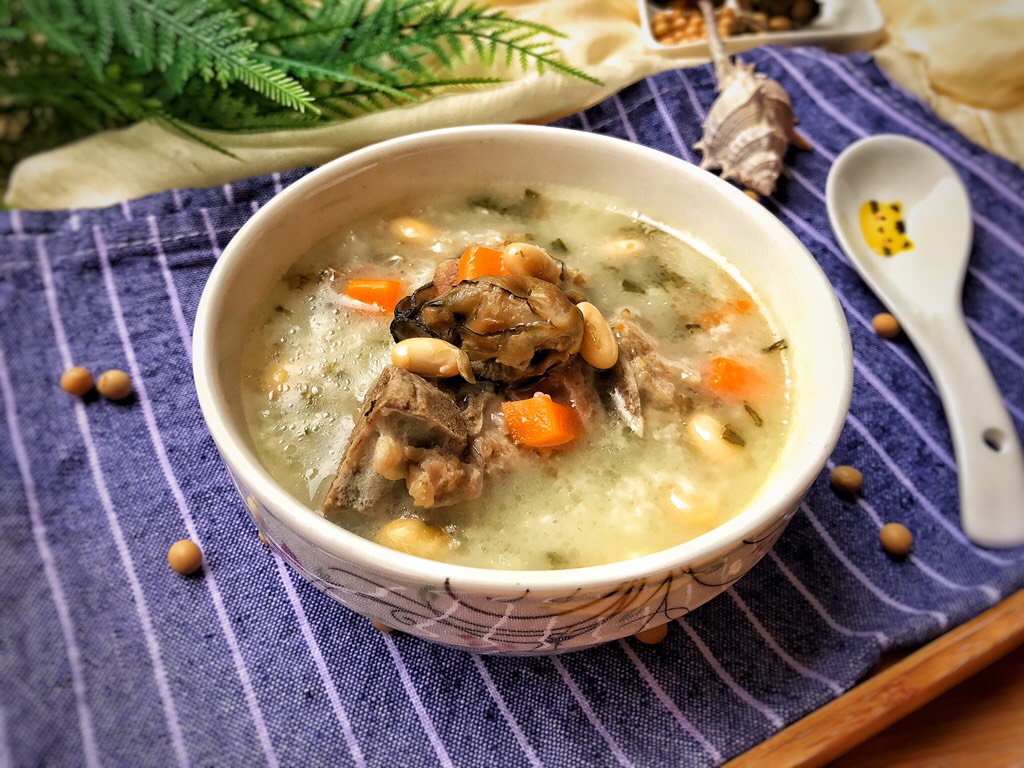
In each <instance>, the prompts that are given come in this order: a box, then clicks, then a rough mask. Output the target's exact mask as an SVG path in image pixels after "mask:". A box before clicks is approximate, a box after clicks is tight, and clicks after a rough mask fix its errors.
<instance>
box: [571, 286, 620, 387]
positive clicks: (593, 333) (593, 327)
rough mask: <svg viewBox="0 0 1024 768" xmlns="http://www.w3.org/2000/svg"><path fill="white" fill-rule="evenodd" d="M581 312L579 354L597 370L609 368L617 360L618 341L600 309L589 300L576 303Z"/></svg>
mask: <svg viewBox="0 0 1024 768" xmlns="http://www.w3.org/2000/svg"><path fill="white" fill-rule="evenodd" d="M576 306H577V308H578V309H579V310H580V312H582V313H583V344H582V345H581V346H580V355H581V356H582V357H583V359H584V360H586V361H587V362H588V363H590V365H592V366H593V367H594V368H597V369H598V370H599V371H603V370H606V369H608V368H611V367H612V366H613V365H615V363H617V362H618V360H619V343H618V342H617V341H616V340H615V333H614V332H613V331H612V327H611V326H610V325H609V324H608V321H607V320H605V319H604V315H602V314H601V310H599V309H598V308H597V307H595V306H594V305H593V304H591V303H590V302H589V301H581V302H580V303H579V304H577V305H576Z"/></svg>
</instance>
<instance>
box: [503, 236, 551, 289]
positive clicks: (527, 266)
mask: <svg viewBox="0 0 1024 768" xmlns="http://www.w3.org/2000/svg"><path fill="white" fill-rule="evenodd" d="M501 260H502V262H503V263H504V264H505V269H507V270H508V271H509V272H510V273H511V274H513V275H527V276H528V277H536V278H538V279H539V280H543V281H544V282H547V283H557V282H558V278H559V277H561V276H562V265H561V264H559V263H558V261H557V260H556V259H555V258H554V257H553V256H552V255H551V254H550V253H548V252H547V251H545V250H544V249H543V248H541V247H540V246H539V245H533V244H532V243H509V244H508V245H506V246H505V248H504V250H503V251H502V253H501Z"/></svg>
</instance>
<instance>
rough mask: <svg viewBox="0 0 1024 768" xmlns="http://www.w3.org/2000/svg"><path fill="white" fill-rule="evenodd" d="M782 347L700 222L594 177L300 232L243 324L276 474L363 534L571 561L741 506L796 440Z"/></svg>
mask: <svg viewBox="0 0 1024 768" xmlns="http://www.w3.org/2000/svg"><path fill="white" fill-rule="evenodd" d="M524 265H525V266H524ZM396 302H397V307H395V303H396ZM580 305H582V306H580ZM398 342H400V343H398ZM787 354H788V353H787V351H786V341H785V339H784V338H782V337H781V336H780V335H779V334H778V333H777V332H776V331H775V330H774V329H773V327H772V324H771V320H770V318H768V317H767V316H766V315H765V313H764V312H763V311H762V309H761V307H760V305H759V301H758V297H757V295H756V293H754V292H753V291H752V290H751V289H750V288H749V287H748V286H746V285H745V284H744V282H743V280H742V277H741V276H739V275H737V274H736V273H735V271H734V270H732V269H731V268H730V267H729V265H728V263H727V259H720V258H718V257H717V256H715V255H710V254H707V253H704V252H702V250H699V249H698V248H697V247H695V244H693V243H690V242H688V241H687V236H686V234H685V233H679V232H671V231H667V230H666V229H665V228H663V227H661V226H659V225H658V224H657V223H656V222H652V221H649V220H647V219H645V218H644V217H643V215H642V214H641V213H637V212H635V211H632V210H630V209H629V208H628V207H625V206H623V205H620V204H618V203H617V201H614V200H605V199H596V198H595V197H594V196H593V195H591V194H587V193H583V192H581V191H574V190H571V189H546V188H544V189H537V190H531V189H527V190H523V189H522V188H518V189H501V188H490V189H488V190H487V191H486V192H481V193H480V194H478V195H475V196H466V195H458V196H450V197H447V198H444V197H440V198H438V199H434V200H431V201H430V202H429V203H427V204H424V205H417V206H409V207H408V208H404V209H401V210H392V211H387V212H385V213H383V214H382V215H380V216H375V217H372V218H368V219H366V220H363V221H361V222H358V223H356V224H355V225H352V226H351V227H347V228H345V229H344V230H343V231H339V232H338V233H336V235H335V236H333V237H331V238H329V239H328V240H326V241H324V242H323V243H321V244H320V245H319V246H318V247H316V248H315V249H314V250H313V251H312V252H310V253H308V254H306V255H305V256H304V257H303V258H302V259H301V260H300V261H299V262H298V263H296V264H295V265H294V266H293V267H292V269H291V270H290V271H289V273H288V274H287V275H285V276H284V278H283V279H282V280H281V281H280V283H279V284H278V285H277V286H276V287H275V288H274V289H273V291H272V292H271V295H270V296H269V297H268V298H267V300H266V303H265V306H264V310H263V312H262V315H261V318H260V320H259V321H258V322H257V323H256V325H255V327H254V329H253V331H252V334H251V336H250V338H249V339H248V341H247V346H246V349H245V354H244V358H243V359H244V360H245V361H247V362H246V368H245V370H244V371H243V381H242V392H243V405H244V410H245V414H246V418H247V421H248V425H249V429H250V433H251V436H252V439H253V442H254V444H255V446H256V450H257V453H258V456H259V458H260V460H261V461H262V463H263V464H264V466H265V467H266V469H267V470H268V471H269V472H270V474H271V475H272V476H273V477H274V478H275V479H276V480H277V481H278V482H279V483H280V484H281V485H282V486H283V487H284V488H286V489H287V490H288V491H289V492H290V493H292V494H293V495H294V496H295V497H297V498H298V499H300V500H301V501H302V502H304V503H306V504H308V505H309V506H310V508H311V509H312V510H315V511H316V512H317V513H319V514H323V515H325V516H326V517H328V519H330V520H332V521H333V522H335V523H337V524H338V525H341V526H343V527H345V528H347V529H349V530H350V531H353V532H354V533H356V534H359V535H361V536H364V537H366V538H368V539H373V540H376V541H379V542H380V543H382V544H385V545H387V546H391V547H394V548H396V549H400V550H404V551H407V552H411V553H413V554H418V555H421V556H424V557H430V558H434V559H438V560H443V561H446V562H451V563H457V564H462V565H470V566H478V567H485V568H505V569H549V568H571V567H580V566H587V565H597V564H601V563H608V562H614V561H619V560H624V559H628V558H633V557H638V556H640V555H645V554H649V553H651V552H655V551H658V550H661V549H665V548H667V547H670V546H673V545H675V544H679V543H681V542H684V541H686V540H688V539H691V538H693V537H696V536H699V535H700V534H702V533H705V532H707V531H709V530H711V529H712V528H714V527H716V526H718V525H720V524H721V523H723V522H725V521H726V520H728V519H730V518H731V517H733V516H734V515H736V514H737V513H738V512H740V511H741V510H743V509H744V507H745V505H747V504H748V503H749V502H750V500H751V499H752V497H753V496H754V495H755V494H756V493H757V491H758V488H759V487H760V486H761V485H762V483H763V482H764V480H765V478H766V477H767V475H768V474H769V473H770V472H771V470H772V466H773V464H774V462H775V459H776V457H777V456H778V455H779V453H780V452H781V447H782V444H783V442H784V440H785V436H786V432H787V417H788V410H789V401H788V397H789V381H788V376H787ZM470 380H472V381H470Z"/></svg>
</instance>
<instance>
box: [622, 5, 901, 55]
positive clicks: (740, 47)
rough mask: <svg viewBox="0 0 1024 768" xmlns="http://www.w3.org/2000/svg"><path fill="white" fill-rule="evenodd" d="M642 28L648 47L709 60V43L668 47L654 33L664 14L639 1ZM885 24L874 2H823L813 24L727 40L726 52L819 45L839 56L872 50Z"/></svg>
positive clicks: (661, 8)
mask: <svg viewBox="0 0 1024 768" xmlns="http://www.w3.org/2000/svg"><path fill="white" fill-rule="evenodd" d="M639 5H640V26H641V28H642V29H643V35H644V42H645V44H646V45H647V47H648V48H649V49H650V50H652V51H656V52H658V53H662V54H664V55H671V56H679V57H684V56H710V52H709V51H708V45H707V42H706V41H704V40H701V41H696V42H692V43H680V44H672V45H665V44H664V43H660V42H658V40H657V39H655V37H654V33H653V32H652V31H651V20H652V19H653V18H654V15H655V14H656V13H657V12H658V11H659V10H663V9H664V7H665V6H659V5H657V4H656V3H652V2H649V0H639ZM884 24H885V20H884V18H883V17H882V12H881V11H880V10H879V8H878V5H877V4H876V3H875V0H823V1H822V3H821V12H820V13H819V14H818V16H817V18H815V19H814V21H813V22H811V23H810V24H808V25H807V26H806V27H802V28H800V29H793V30H788V31H785V32H761V33H758V34H742V35H733V36H731V37H727V38H725V40H724V41H723V42H724V43H725V49H726V51H728V52H729V53H739V52H741V51H746V50H749V49H751V48H756V47H758V46H761V45H818V46H821V47H823V48H828V49H829V50H832V51H836V52H839V53H848V52H850V51H861V50H866V49H868V48H870V47H872V46H873V45H874V44H875V43H876V42H877V41H878V40H879V38H881V36H882V32H883V27H884Z"/></svg>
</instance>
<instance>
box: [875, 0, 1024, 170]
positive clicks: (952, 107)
mask: <svg viewBox="0 0 1024 768" xmlns="http://www.w3.org/2000/svg"><path fill="white" fill-rule="evenodd" d="M879 6H880V8H881V9H882V13H883V14H884V15H885V20H886V31H887V32H888V38H889V39H888V40H887V41H886V42H885V43H883V44H882V45H881V46H879V47H878V49H877V50H876V51H875V58H876V60H877V61H878V63H879V65H880V66H882V68H884V69H885V71H886V72H887V73H888V74H889V75H890V76H891V77H892V78H893V79H894V80H895V81H896V82H898V83H899V84H900V85H902V86H903V87H904V88H906V89H907V90H909V91H912V92H913V93H916V94H917V95H919V96H921V97H922V98H923V99H924V100H925V101H927V102H928V104H929V105H930V106H931V107H932V109H934V110H935V113H936V114H937V115H939V116H940V117H942V118H943V119H945V120H947V121H948V122H949V123H951V124H952V125H953V126H954V127H955V128H956V129H957V130H958V131H960V132H961V133H963V134H964V135H965V136H967V137H968V138H970V139H971V140H972V141H974V142H976V143H978V144H980V145H981V146H983V147H986V148H988V149H990V150H991V151H993V152H995V153H996V154H998V155H1002V156H1003V157H1006V158H1008V159H1010V160H1012V161H1014V162H1015V163H1017V164H1018V165H1022V166H1024V2H1021V0H970V1H969V2H965V1H964V0H880V2H879Z"/></svg>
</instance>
